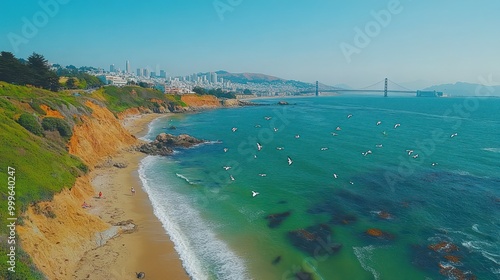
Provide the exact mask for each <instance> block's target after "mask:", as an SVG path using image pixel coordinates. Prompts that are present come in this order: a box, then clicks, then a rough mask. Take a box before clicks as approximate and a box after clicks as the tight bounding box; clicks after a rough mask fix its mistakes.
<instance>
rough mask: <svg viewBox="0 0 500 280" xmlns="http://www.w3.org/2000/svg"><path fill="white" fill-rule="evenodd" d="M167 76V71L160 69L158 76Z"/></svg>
mask: <svg viewBox="0 0 500 280" xmlns="http://www.w3.org/2000/svg"><path fill="white" fill-rule="evenodd" d="M166 77H167V72H165V70H160V78H166Z"/></svg>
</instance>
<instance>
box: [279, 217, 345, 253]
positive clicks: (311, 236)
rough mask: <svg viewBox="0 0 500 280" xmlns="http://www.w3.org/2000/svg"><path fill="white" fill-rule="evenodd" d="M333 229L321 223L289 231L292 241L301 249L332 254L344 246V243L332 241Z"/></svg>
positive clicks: (307, 251)
mask: <svg viewBox="0 0 500 280" xmlns="http://www.w3.org/2000/svg"><path fill="white" fill-rule="evenodd" d="M331 235H332V230H331V229H330V227H329V226H328V225H325V224H319V225H315V226H311V227H308V228H306V229H297V230H293V231H290V232H288V239H289V240H290V242H291V243H292V244H293V245H294V246H295V247H297V248H299V249H300V250H302V251H304V252H306V253H308V254H310V255H311V256H316V255H318V254H319V255H331V254H333V253H336V252H338V251H339V250H340V248H341V247H342V244H339V243H332V242H331Z"/></svg>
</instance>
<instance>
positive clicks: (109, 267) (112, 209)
mask: <svg viewBox="0 0 500 280" xmlns="http://www.w3.org/2000/svg"><path fill="white" fill-rule="evenodd" d="M168 116H171V114H146V115H138V116H133V117H129V118H126V119H124V120H123V121H121V123H122V125H123V126H124V127H125V129H127V131H129V132H130V133H131V134H132V135H134V136H135V137H137V138H140V137H142V136H144V135H146V134H147V132H148V130H149V124H150V123H151V122H153V121H154V120H156V119H158V118H163V117H168ZM145 157H146V155H145V154H143V153H140V152H137V151H131V150H128V149H127V150H122V151H120V152H118V153H117V154H116V155H113V156H112V161H113V162H116V163H124V164H125V165H126V167H125V168H117V167H113V166H111V167H102V168H96V169H95V170H93V171H92V173H91V177H92V186H93V187H94V190H95V192H96V193H98V192H100V191H102V193H103V198H102V199H99V198H95V197H93V198H90V199H89V200H88V201H87V202H89V204H91V205H92V208H91V209H90V210H89V212H90V213H92V214H95V215H97V216H99V217H100V218H101V219H102V220H104V221H105V222H107V223H109V224H112V225H116V224H118V223H120V222H125V221H129V220H132V223H134V224H135V225H136V227H135V229H133V230H132V231H131V232H122V233H121V234H120V235H118V236H116V237H114V238H113V239H111V240H109V241H108V243H107V244H105V245H104V246H101V247H98V248H96V249H94V250H91V251H88V252H86V253H85V255H84V257H83V258H82V259H81V260H80V262H79V264H78V266H77V269H76V271H75V273H74V274H73V278H75V279H137V278H136V274H135V273H136V272H144V273H145V274H146V279H189V276H188V275H187V272H186V271H185V270H184V267H183V266H182V261H181V260H180V257H179V254H178V253H177V252H176V251H175V248H174V244H173V242H172V241H171V240H170V237H169V235H168V234H167V232H166V231H165V229H164V228H163V226H162V224H161V222H160V220H159V219H158V218H157V217H156V216H155V214H154V212H153V211H154V209H153V206H152V205H151V202H150V200H149V197H148V194H147V193H146V192H145V191H144V189H143V186H142V182H141V180H140V178H139V173H138V170H139V165H140V162H141V161H142V159H144V158H145ZM131 187H134V188H135V190H136V193H135V195H132V193H131V191H130V189H131Z"/></svg>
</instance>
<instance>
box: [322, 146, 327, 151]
mask: <svg viewBox="0 0 500 280" xmlns="http://www.w3.org/2000/svg"><path fill="white" fill-rule="evenodd" d="M320 150H322V151H326V150H328V148H327V147H323V148H321V149H320Z"/></svg>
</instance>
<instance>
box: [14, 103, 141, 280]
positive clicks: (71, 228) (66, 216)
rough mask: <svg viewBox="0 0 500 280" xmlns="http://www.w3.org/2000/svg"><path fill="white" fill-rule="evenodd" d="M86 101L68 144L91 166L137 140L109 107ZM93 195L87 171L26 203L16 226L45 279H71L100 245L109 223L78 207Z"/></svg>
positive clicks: (22, 241)
mask: <svg viewBox="0 0 500 280" xmlns="http://www.w3.org/2000/svg"><path fill="white" fill-rule="evenodd" d="M85 105H86V106H88V107H89V108H90V109H92V114H91V115H90V116H83V117H82V123H81V124H79V125H76V126H75V127H74V128H73V136H72V137H71V139H70V141H69V144H68V148H69V152H70V153H71V154H73V155H76V156H78V157H80V158H81V159H82V160H83V161H84V162H85V163H86V164H87V165H88V166H89V167H90V168H91V169H92V168H93V167H94V166H95V164H96V163H98V162H99V161H100V160H102V158H103V157H105V156H109V155H112V154H114V153H116V152H117V151H118V150H120V149H122V148H125V147H127V146H130V145H131V144H135V143H136V142H137V139H136V138H135V137H134V136H132V135H131V134H130V133H128V131H127V130H125V128H123V127H122V126H121V125H120V123H119V121H118V120H117V119H116V118H115V116H114V115H113V114H112V113H111V112H110V111H109V110H108V109H107V108H103V107H100V106H99V105H96V104H94V103H92V102H90V101H87V102H86V104H85ZM68 187H70V186H68ZM94 195H95V191H94V188H93V187H92V185H91V178H90V177H89V175H86V176H83V177H79V178H77V180H76V182H75V185H74V186H72V187H71V189H65V190H63V191H62V192H60V193H59V194H56V195H55V196H54V198H53V200H52V201H50V202H40V203H37V204H35V205H32V206H30V207H29V209H28V211H27V212H26V213H25V215H24V221H23V225H22V226H21V225H20V226H18V228H17V232H18V234H19V238H20V241H21V246H22V248H23V249H24V250H25V251H26V252H27V253H28V254H29V255H30V256H31V257H32V259H33V262H34V263H35V265H36V266H37V267H38V269H40V270H41V271H42V272H43V273H44V274H45V275H46V276H47V277H48V278H49V279H73V277H72V273H73V272H74V271H75V268H76V265H77V264H78V261H79V260H80V259H81V258H82V256H83V255H84V253H85V252H86V251H89V250H91V249H93V248H96V247H98V246H100V245H102V244H103V240H102V234H101V235H99V233H101V232H103V231H106V230H108V229H110V228H111V225H109V224H107V223H105V222H103V221H102V220H101V219H100V218H99V217H98V216H96V215H93V214H90V213H89V209H83V208H82V202H83V201H85V200H89V198H90V197H92V196H94ZM104 243H105V241H104Z"/></svg>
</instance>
